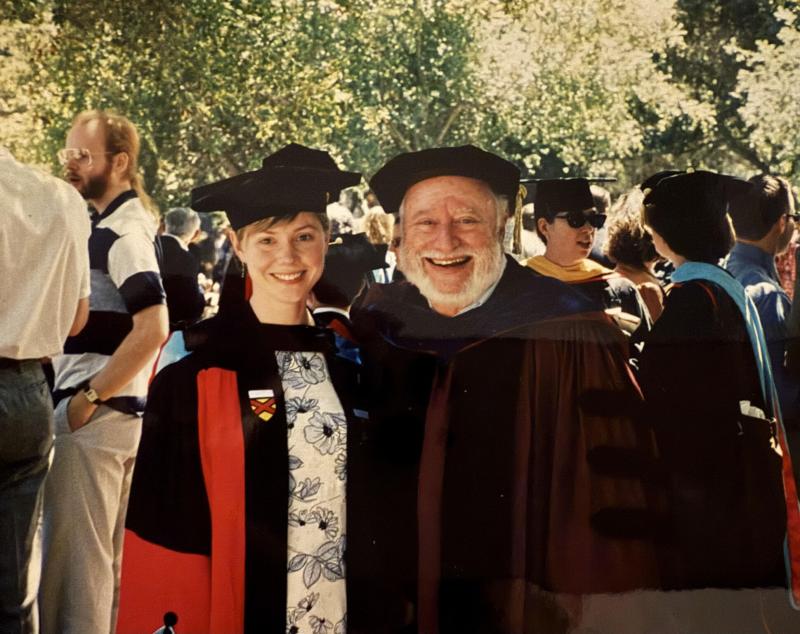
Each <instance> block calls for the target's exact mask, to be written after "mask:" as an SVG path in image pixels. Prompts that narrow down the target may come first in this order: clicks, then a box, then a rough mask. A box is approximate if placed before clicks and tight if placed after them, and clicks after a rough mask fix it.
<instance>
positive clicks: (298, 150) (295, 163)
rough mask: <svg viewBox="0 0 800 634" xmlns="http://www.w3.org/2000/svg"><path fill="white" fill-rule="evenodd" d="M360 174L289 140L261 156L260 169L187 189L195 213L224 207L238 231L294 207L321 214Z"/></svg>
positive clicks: (296, 209)
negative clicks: (341, 168) (346, 169)
mask: <svg viewBox="0 0 800 634" xmlns="http://www.w3.org/2000/svg"><path fill="white" fill-rule="evenodd" d="M360 180H361V174H358V173H356V172H345V171H343V170H340V169H339V168H338V167H337V165H336V162H335V161H334V160H333V158H331V156H330V155H329V154H328V153H327V152H323V151H321V150H314V149H311V148H307V147H305V146H302V145H298V144H297V143H291V144H289V145H287V146H285V147H283V148H281V149H280V150H278V151H277V152H275V153H274V154H271V155H270V156H268V157H266V158H265V159H264V160H263V163H262V167H261V168H260V169H257V170H254V171H252V172H245V173H244V174H239V175H238V176H233V177H232V178H226V179H224V180H221V181H217V182H216V183H210V184H208V185H203V186H201V187H195V188H194V189H193V190H192V202H191V207H192V208H193V209H194V210H195V211H200V212H203V211H220V210H221V211H225V212H226V213H227V214H228V219H229V220H230V221H231V226H232V227H233V228H234V229H235V230H238V229H241V228H242V227H245V226H247V225H249V224H250V223H253V222H256V221H257V220H262V219H263V218H269V217H272V216H284V215H288V214H292V213H296V212H298V211H310V212H312V213H325V208H326V206H327V205H328V203H331V202H334V201H336V200H338V198H339V193H340V192H341V190H342V189H345V188H346V187H352V186H353V185H357V184H358V183H359V181H360Z"/></svg>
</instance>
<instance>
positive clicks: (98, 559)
mask: <svg viewBox="0 0 800 634" xmlns="http://www.w3.org/2000/svg"><path fill="white" fill-rule="evenodd" d="M67 402H68V399H64V400H63V401H61V402H60V403H59V404H58V407H57V408H56V411H55V429H56V439H55V450H54V453H53V464H52V466H51V468H50V473H49V474H48V477H47V480H46V482H45V494H44V520H43V529H44V531H43V553H42V555H43V567H42V582H41V586H40V589H39V610H40V618H41V631H42V634H78V633H80V634H111V633H113V632H114V629H115V627H116V618H117V607H118V606H117V604H118V601H119V578H120V569H121V564H122V540H123V535H124V530H125V513H126V511H127V506H128V495H129V493H130V485H131V477H132V475H133V465H134V462H135V459H136V450H137V448H138V446H139V438H140V436H141V433H142V423H141V418H139V417H138V416H132V415H130V414H123V413H121V412H118V411H116V410H113V409H110V408H108V407H105V406H100V407H99V408H98V409H97V411H96V412H95V413H94V415H93V416H92V418H91V420H90V421H89V423H88V424H86V425H85V426H84V427H81V428H80V429H78V430H77V431H75V432H74V433H73V432H71V431H70V430H69V427H68V425H67V421H66V406H67Z"/></svg>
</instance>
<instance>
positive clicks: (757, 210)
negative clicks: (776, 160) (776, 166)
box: [730, 174, 792, 240]
mask: <svg viewBox="0 0 800 634" xmlns="http://www.w3.org/2000/svg"><path fill="white" fill-rule="evenodd" d="M749 182H750V183H751V184H752V187H751V188H750V190H749V191H748V192H747V194H746V195H744V196H738V197H736V198H734V199H733V200H732V201H731V206H730V214H731V219H732V220H733V226H734V227H735V228H736V234H737V235H738V236H739V237H740V238H743V239H745V240H761V238H763V237H764V236H766V235H767V234H768V233H769V231H770V229H772V227H773V225H774V224H775V223H776V222H778V220H780V218H781V216H783V215H784V214H786V213H789V212H790V211H791V208H792V187H791V185H790V184H789V181H787V180H786V179H785V178H783V177H781V176H770V175H769V174H760V175H758V176H753V177H752V178H751V179H749Z"/></svg>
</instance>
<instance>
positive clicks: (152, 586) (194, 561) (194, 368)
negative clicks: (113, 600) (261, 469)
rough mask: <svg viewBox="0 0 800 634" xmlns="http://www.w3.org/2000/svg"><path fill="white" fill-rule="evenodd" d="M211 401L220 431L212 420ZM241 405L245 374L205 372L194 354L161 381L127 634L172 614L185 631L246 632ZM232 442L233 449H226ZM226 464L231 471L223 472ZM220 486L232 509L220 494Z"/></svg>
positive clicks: (149, 439)
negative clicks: (239, 383) (239, 381)
mask: <svg viewBox="0 0 800 634" xmlns="http://www.w3.org/2000/svg"><path fill="white" fill-rule="evenodd" d="M198 392H200V393H202V395H203V397H202V398H201V399H198ZM178 394H180V395H181V398H176V395H178ZM209 403H213V405H214V408H215V422H214V425H212V426H209V425H205V424H204V419H205V418H207V417H206V415H205V413H206V412H207V411H208V407H207V405H208V404H209ZM238 409H239V398H238V395H237V392H236V378H235V374H234V373H233V372H230V371H225V370H220V369H219V368H211V369H204V368H201V367H199V366H198V363H197V361H196V359H195V357H194V356H190V357H187V358H185V359H183V360H181V361H180V362H178V363H176V364H173V365H171V366H169V367H167V368H166V369H164V370H163V371H162V372H161V373H159V375H158V376H157V377H156V378H155V380H154V381H153V383H152V384H151V388H150V393H149V397H148V403H147V408H146V410H145V414H144V420H143V427H142V440H141V443H140V447H139V454H138V458H137V465H136V469H135V470H134V476H133V482H132V486H131V497H130V503H129V509H128V515H127V520H126V535H125V547H124V554H123V566H122V581H121V596H120V613H119V623H118V627H117V632H118V633H119V634H127V633H130V634H134V633H136V634H140V633H141V632H150V631H153V630H154V629H156V628H157V627H158V626H160V625H161V624H162V623H163V615H164V613H165V612H167V611H172V612H175V613H176V614H177V615H178V618H179V621H178V626H177V627H178V631H181V632H211V631H226V632H231V634H235V633H236V632H241V631H242V630H243V604H244V599H243V584H244V579H243V577H244V571H243V565H244V564H243V561H244V549H243V540H244V515H243V488H244V478H243V468H241V469H239V468H237V466H236V465H237V464H241V463H242V462H243V450H242V448H241V447H238V446H236V443H237V441H238V438H239V437H240V436H241V433H240V432H239V433H238V434H237V433H231V431H232V430H236V429H237V427H238V429H239V430H240V429H241V419H240V415H239V414H238ZM206 422H208V421H206ZM209 429H210V430H211V433H208V430H209ZM214 433H217V434H218V435H217V441H216V443H215V440H214V438H213V436H214ZM223 436H224V438H225V441H226V442H228V441H230V442H228V445H229V446H228V447H224V446H222V447H221V446H220V445H219V444H218V441H219V439H220V438H221V437H223ZM231 439H232V440H231ZM215 444H216V446H215V447H214V448H213V449H212V450H209V448H210V446H211V445H215ZM220 460H222V461H225V462H226V464H225V468H224V469H217V470H216V473H215V472H214V467H215V465H219V461H220ZM240 474H241V477H239V475H240ZM220 475H222V476H224V477H225V478H226V480H227V481H226V482H222V481H221V480H220V477H219V476H220ZM209 482H210V483H211V487H210V488H211V497H209ZM220 485H225V487H226V489H227V490H226V491H225V493H226V495H225V496H224V500H227V502H224V503H225V504H227V505H228V508H221V507H220V505H219V503H218V502H219V498H220V497H221V496H219V495H215V493H220ZM220 520H222V522H220ZM212 529H213V530H212ZM212 534H213V539H212ZM212 561H213V562H214V565H213V566H212Z"/></svg>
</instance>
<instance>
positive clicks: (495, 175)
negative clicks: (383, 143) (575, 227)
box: [369, 145, 519, 213]
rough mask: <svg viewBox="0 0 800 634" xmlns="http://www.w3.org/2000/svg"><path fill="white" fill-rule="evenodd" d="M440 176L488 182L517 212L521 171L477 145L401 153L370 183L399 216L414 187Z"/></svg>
mask: <svg viewBox="0 0 800 634" xmlns="http://www.w3.org/2000/svg"><path fill="white" fill-rule="evenodd" d="M436 176H465V177H467V178H475V179H478V180H481V181H484V182H485V183H486V184H487V185H489V187H490V188H491V189H492V191H494V192H495V193H496V194H499V195H501V196H507V197H508V200H509V213H512V212H513V211H514V204H515V202H516V197H517V192H518V190H519V168H518V167H517V166H516V165H514V164H513V163H510V162H509V161H507V160H505V159H504V158H500V157H499V156H497V155H496V154H492V153H491V152H486V151H485V150H482V149H480V148H478V147H475V146H474V145H461V146H458V147H441V148H432V149H428V150H420V151H419V152H408V153H405V154H399V155H398V156H395V157H394V158H393V159H391V160H390V161H389V162H387V163H386V164H385V165H384V166H383V167H382V168H381V169H379V170H378V171H377V172H376V173H375V175H374V176H373V177H372V179H371V180H370V181H369V184H370V187H372V190H373V191H374V192H375V195H376V196H377V197H378V200H379V201H380V203H381V205H382V206H383V208H384V209H385V210H386V211H387V212H391V213H397V212H398V211H399V209H400V203H401V202H402V201H403V197H404V196H405V195H406V191H408V188H409V187H411V186H412V185H414V184H416V183H419V182H420V181H424V180H426V179H428V178H434V177H436Z"/></svg>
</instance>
